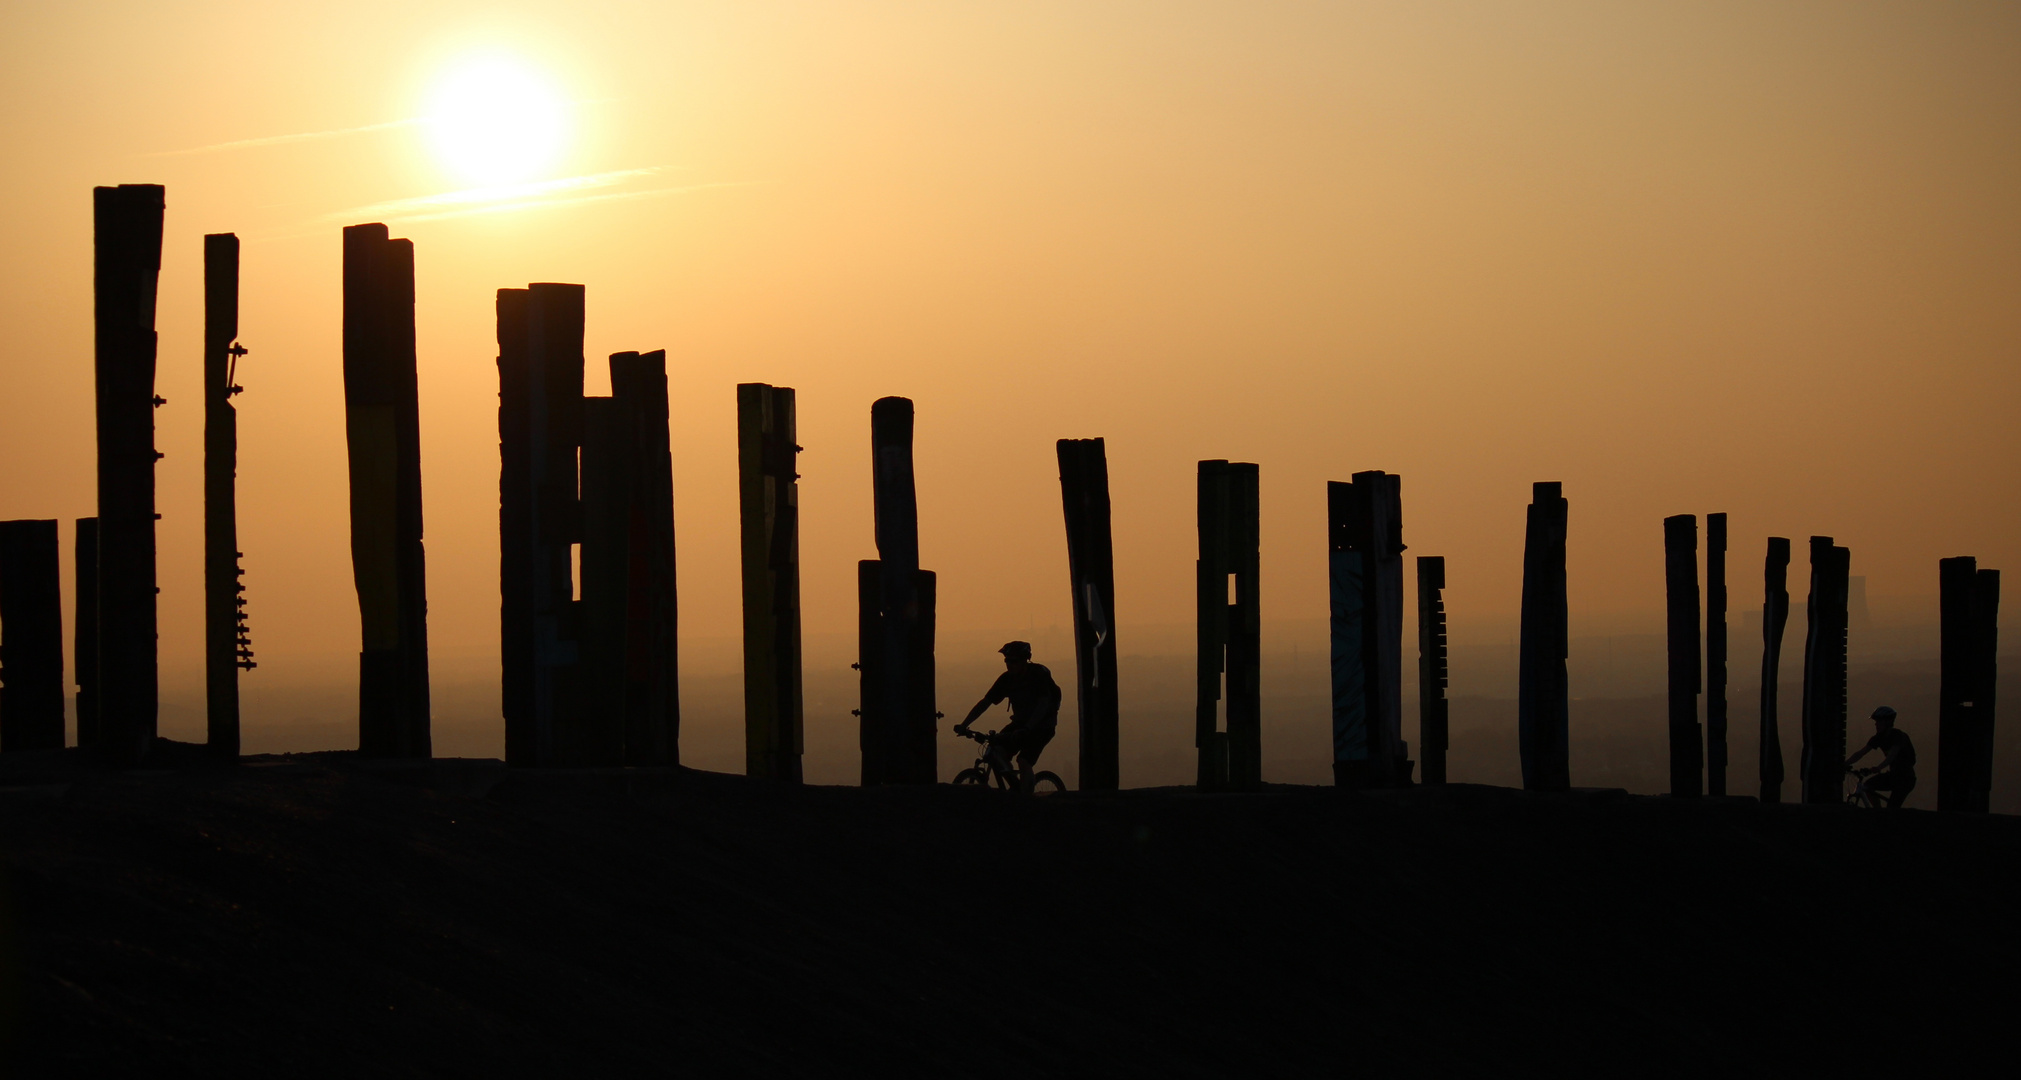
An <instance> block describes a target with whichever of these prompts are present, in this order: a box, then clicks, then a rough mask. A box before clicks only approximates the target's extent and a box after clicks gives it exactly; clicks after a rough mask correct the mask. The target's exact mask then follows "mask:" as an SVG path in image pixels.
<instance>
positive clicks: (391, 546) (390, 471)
mask: <svg viewBox="0 0 2021 1080" xmlns="http://www.w3.org/2000/svg"><path fill="white" fill-rule="evenodd" d="M344 410H345V425H344V426H345V436H346V442H347V444H348V446H349V450H350V466H351V570H352V576H353V578H354V579H355V581H356V584H357V588H358V621H359V624H360V630H361V637H362V639H363V641H362V645H361V648H360V649H359V652H358V752H359V753H360V754H362V755H363V756H365V757H381V758H425V757H428V756H429V755H430V752H431V745H430V731H429V700H428V584H427V567H426V559H425V557H424V554H423V550H422V522H421V422H420V414H419V399H418V391H417V387H416V372H415V355H414V243H413V241H411V240H395V239H391V238H390V237H389V236H388V234H387V231H386V226H384V225H381V224H370V225H350V226H346V227H345V229H344ZM110 683H111V680H110V679H109V678H108V679H107V685H108V686H109V685H110Z"/></svg>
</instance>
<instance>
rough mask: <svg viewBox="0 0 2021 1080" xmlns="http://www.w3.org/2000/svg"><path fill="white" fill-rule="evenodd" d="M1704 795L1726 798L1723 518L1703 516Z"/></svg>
mask: <svg viewBox="0 0 2021 1080" xmlns="http://www.w3.org/2000/svg"><path fill="white" fill-rule="evenodd" d="M1705 793H1706V794H1707V795H1711V796H1714V797H1719V796H1723V795H1725V794H1726V515H1725V514H1707V515H1705Z"/></svg>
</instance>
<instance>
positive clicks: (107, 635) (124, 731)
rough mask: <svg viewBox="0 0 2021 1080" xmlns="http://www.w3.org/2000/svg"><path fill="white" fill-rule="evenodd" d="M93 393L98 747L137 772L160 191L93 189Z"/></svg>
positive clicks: (148, 565)
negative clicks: (95, 396)
mask: <svg viewBox="0 0 2021 1080" xmlns="http://www.w3.org/2000/svg"><path fill="white" fill-rule="evenodd" d="M92 201H93V218H94V229H95V233H94V246H95V266H94V270H93V285H94V289H93V291H94V302H95V306H96V312H95V323H96V330H97V340H96V375H97V384H98V386H97V390H98V672H97V674H98V676H99V682H98V691H99V692H98V733H99V738H98V745H99V747H100V748H101V749H102V750H104V751H105V753H106V754H107V755H108V756H109V757H110V758H111V759H112V760H114V761H117V762H123V763H133V762H138V761H140V760H141V759H142V758H144V757H146V756H147V752H148V749H149V748H150V747H151V746H152V745H153V744H154V737H155V722H156V718H157V710H158V705H159V689H160V684H159V681H158V670H157V667H156V648H155V645H156V642H155V551H154V522H155V512H154V463H155V462H156V461H157V460H158V459H159V458H160V457H161V456H162V455H161V454H159V453H157V452H156V451H155V448H154V410H155V408H156V407H158V406H160V405H163V404H166V402H164V401H163V400H162V399H161V398H159V397H157V396H156V395H155V392H154V369H155V331H154V306H155V287H156V282H157V279H158V278H159V276H160V273H161V222H162V211H163V208H164V206H165V203H164V200H163V190H162V188H161V187H159V186H157V185H154V184H122V185H120V186H119V187H101V188H94V189H93V190H92Z"/></svg>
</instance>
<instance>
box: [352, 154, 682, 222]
mask: <svg viewBox="0 0 2021 1080" xmlns="http://www.w3.org/2000/svg"><path fill="white" fill-rule="evenodd" d="M664 171H666V170H665V169H664V168H663V167H661V166H654V167H652V168H648V169H620V170H618V171H616V172H607V173H592V174H590V175H588V176H567V177H563V178H561V179H559V180H541V181H537V182H535V183H531V184H508V185H504V186H500V187H481V188H464V189H462V190H460V191H444V192H440V193H438V194H435V195H422V196H418V197H416V198H412V199H395V200H393V201H391V202H382V203H372V204H370V205H367V206H354V207H351V208H350V209H348V210H339V211H337V212H336V213H333V214H326V215H324V220H326V221H366V220H378V219H381V218H388V219H399V220H403V221H412V220H415V219H417V218H422V217H424V216H426V217H429V218H434V217H447V216H451V215H453V214H456V213H458V212H461V211H463V210H464V209H465V208H488V207H494V206H503V205H508V204H509V205H514V206H528V205H535V204H538V203H542V202H551V201H554V200H553V198H552V197H553V196H558V195H565V194H567V193H569V192H572V191H581V190H583V189H585V188H602V187H616V186H618V185H620V184H624V183H627V182H629V181H632V180H637V179H641V178H643V177H647V176H655V175H658V174H659V173H661V172H664Z"/></svg>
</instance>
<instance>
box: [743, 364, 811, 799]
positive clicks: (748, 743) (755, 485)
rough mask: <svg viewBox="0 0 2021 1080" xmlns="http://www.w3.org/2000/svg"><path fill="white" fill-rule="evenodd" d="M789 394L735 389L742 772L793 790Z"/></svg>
mask: <svg viewBox="0 0 2021 1080" xmlns="http://www.w3.org/2000/svg"><path fill="white" fill-rule="evenodd" d="M795 433H796V425H795V422H794V403H793V390H792V388H791V387H785V386H769V385H767V384H765V383H739V384H738V386H737V474H738V506H739V510H740V514H741V520H742V534H743V566H744V772H745V774H746V775H748V776H752V777H756V778H760V779H766V780H785V781H789V782H791V783H796V784H797V783H799V782H800V755H801V753H802V751H803V734H802V727H801V723H802V712H801V693H800V488H799V484H798V480H799V477H800V474H799V473H798V472H797V471H796V469H795V465H796V455H798V454H799V452H800V447H799V445H798V444H797V443H795V442H794V438H795Z"/></svg>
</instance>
